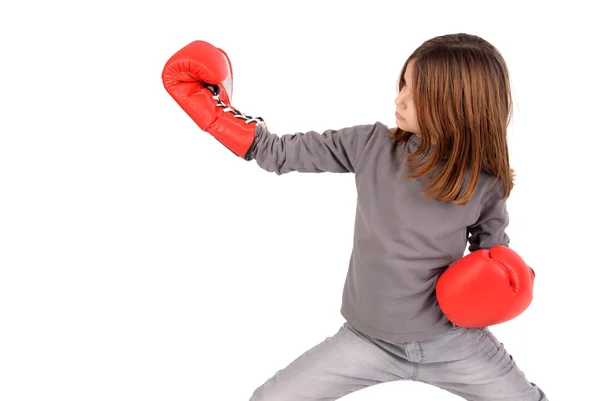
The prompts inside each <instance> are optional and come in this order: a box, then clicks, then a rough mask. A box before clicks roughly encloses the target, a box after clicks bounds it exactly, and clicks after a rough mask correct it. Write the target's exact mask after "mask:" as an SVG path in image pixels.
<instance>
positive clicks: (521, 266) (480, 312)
mask: <svg viewBox="0 0 600 401" xmlns="http://www.w3.org/2000/svg"><path fill="white" fill-rule="evenodd" d="M534 278H535V273H534V272H533V270H532V269H531V268H530V267H529V266H528V265H527V264H526V263H525V262H524V261H523V259H522V258H521V257H520V256H519V255H518V254H517V253H516V252H515V251H513V250H512V249H510V248H508V247H505V246H501V245H498V246H495V247H493V248H492V249H490V250H487V249H480V250H477V251H475V252H472V253H470V254H469V255H467V256H465V257H463V258H462V259H460V260H458V261H457V262H456V263H454V264H452V265H451V266H450V267H449V268H448V269H447V270H446V271H445V272H444V273H442V274H441V276H440V277H439V279H438V281H437V284H436V296H437V300H438V302H439V305H440V308H441V310H442V312H443V313H444V315H446V317H447V318H448V320H450V321H451V322H452V323H454V324H455V325H457V326H461V327H486V326H492V325H495V324H499V323H503V322H506V321H508V320H511V319H514V318H515V317H517V316H519V315H520V314H521V313H523V312H524V311H525V309H527V307H529V305H530V304H531V301H532V299H533V282H534Z"/></svg>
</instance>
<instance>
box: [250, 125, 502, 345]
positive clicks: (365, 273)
mask: <svg viewBox="0 0 600 401" xmlns="http://www.w3.org/2000/svg"><path fill="white" fill-rule="evenodd" d="M419 140H420V139H419V138H418V137H417V136H416V135H413V136H412V137H411V138H410V139H409V140H408V142H406V143H397V142H396V141H393V140H392V139H390V129H389V128H388V127H387V126H386V125H384V124H382V123H380V122H376V123H374V124H368V125H357V126H353V127H348V128H343V129H339V130H333V129H332V130H327V131H324V132H322V133H319V132H315V131H309V132H304V133H295V134H286V135H281V136H279V135H277V134H274V133H270V132H269V131H268V130H267V128H265V127H263V126H259V127H258V128H257V129H256V137H255V140H254V144H253V145H252V147H251V148H250V150H249V151H248V154H247V155H246V159H247V160H252V159H253V160H255V161H256V163H257V164H258V166H259V167H260V168H262V169H264V170H266V171H269V172H274V173H275V174H278V175H281V174H286V173H289V172H292V171H296V172H301V173H322V172H331V173H354V175H355V182H356V190H357V204H356V217H355V219H356V220H355V226H354V240H353V248H352V252H351V255H350V261H349V268H348V273H347V276H346V282H345V285H344V291H343V297H342V305H341V314H342V316H343V317H344V318H345V319H346V320H347V321H348V323H350V324H351V325H352V326H354V327H355V328H356V329H358V330H360V331H362V332H363V333H365V334H368V335H370V336H372V337H375V338H378V339H381V340H385V341H390V342H402V341H418V340H422V339H426V338H430V337H432V336H435V335H438V334H441V333H443V332H445V331H447V330H449V329H450V328H452V327H454V325H453V324H452V323H450V322H449V321H448V319H447V318H446V317H445V316H444V314H443V313H442V312H441V310H440V308H439V305H438V303H437V300H436V296H435V285H436V282H437V279H438V277H439V275H440V274H441V273H443V272H444V270H445V269H446V268H447V267H448V266H449V265H450V264H452V263H453V262H455V261H456V260H458V259H460V258H461V257H463V255H464V254H465V250H466V248H467V246H468V249H469V251H470V252H472V251H474V250H477V249H482V248H483V249H490V248H491V247H492V246H494V245H497V244H499V245H505V246H508V243H509V238H508V236H507V235H506V233H505V228H506V226H507V225H508V214H507V211H506V204H505V201H504V200H501V184H500V182H499V181H498V183H497V184H494V186H493V187H492V189H491V190H490V189H488V187H489V186H490V185H491V184H492V183H493V178H492V177H490V176H489V175H486V174H482V176H481V179H480V180H479V183H478V186H477V190H476V193H475V195H474V196H473V198H472V199H471V200H470V201H469V203H468V204H466V205H464V206H459V205H454V204H450V203H445V202H440V201H436V200H432V199H427V198H426V197H425V196H424V195H421V194H420V191H421V190H422V189H424V188H425V178H422V179H412V180H411V179H406V178H402V177H400V176H404V175H406V174H407V173H408V172H409V167H408V165H407V158H406V157H405V154H406V153H409V152H412V151H414V150H416V148H417V146H418V144H419Z"/></svg>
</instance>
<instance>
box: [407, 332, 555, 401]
mask: <svg viewBox="0 0 600 401" xmlns="http://www.w3.org/2000/svg"><path fill="white" fill-rule="evenodd" d="M420 345H421V348H422V350H423V360H422V362H421V363H420V364H419V374H418V376H417V380H420V381H423V382H426V383H429V384H432V385H434V386H437V387H439V388H443V389H445V390H447V391H449V392H451V393H453V394H456V395H458V396H460V397H462V398H464V399H465V400H470V401H548V399H547V398H546V395H545V394H544V392H543V391H542V390H541V389H540V388H539V387H538V386H537V385H536V384H535V383H531V382H530V381H529V380H527V378H526V376H525V374H524V373H523V372H522V371H521V370H520V369H519V367H518V366H517V364H516V362H515V361H514V359H513V357H512V356H511V355H510V354H509V353H508V352H507V351H506V349H505V348H504V345H503V344H502V343H500V342H499V341H498V340H497V339H496V337H495V336H494V335H493V334H492V333H491V332H490V331H489V329H488V328H483V329H465V328H455V329H453V330H451V331H449V332H447V333H445V334H442V335H440V336H437V337H435V338H432V339H429V340H426V341H421V342H420Z"/></svg>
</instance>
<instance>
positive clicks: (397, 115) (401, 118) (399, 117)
mask: <svg viewBox="0 0 600 401" xmlns="http://www.w3.org/2000/svg"><path fill="white" fill-rule="evenodd" d="M396 118H397V119H398V120H404V118H403V117H402V116H401V115H400V114H398V112H396Z"/></svg>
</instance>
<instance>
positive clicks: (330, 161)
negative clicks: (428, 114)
mask: <svg viewBox="0 0 600 401" xmlns="http://www.w3.org/2000/svg"><path fill="white" fill-rule="evenodd" d="M376 128H377V124H369V125H356V126H353V127H348V128H342V129H339V130H334V129H330V130H327V131H324V132H322V133H320V132H315V131H307V132H298V133H295V134H285V135H281V136H279V135H277V134H274V133H271V132H269V131H268V130H267V128H266V127H264V126H263V125H259V126H257V129H256V137H255V139H254V143H253V144H252V146H251V148H250V150H249V151H248V154H247V155H246V159H247V160H256V163H257V164H258V166H259V167H261V168H262V169H264V170H266V171H269V172H274V173H275V174H277V175H281V174H286V173H289V172H291V171H297V172H303V173H323V172H331V173H355V172H356V166H357V164H358V160H359V158H360V156H361V154H362V152H363V150H364V149H365V147H366V146H367V143H368V142H369V140H370V139H371V138H372V137H373V135H374V133H375V131H376Z"/></svg>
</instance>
